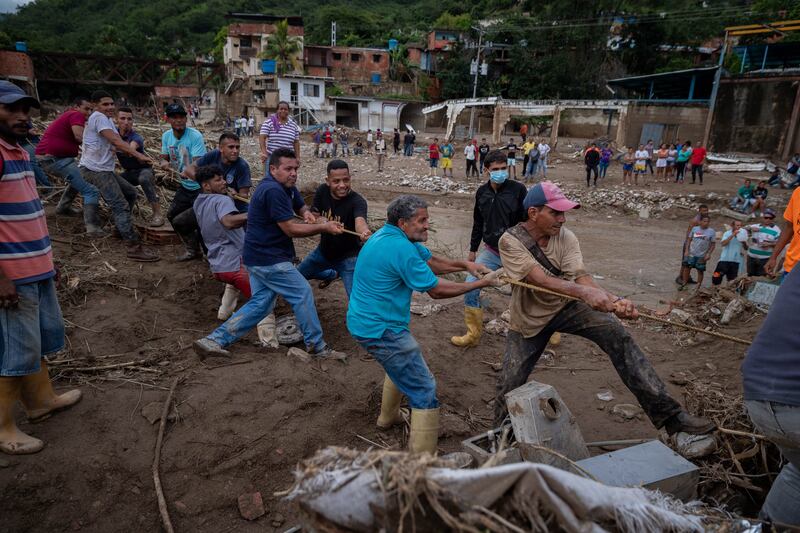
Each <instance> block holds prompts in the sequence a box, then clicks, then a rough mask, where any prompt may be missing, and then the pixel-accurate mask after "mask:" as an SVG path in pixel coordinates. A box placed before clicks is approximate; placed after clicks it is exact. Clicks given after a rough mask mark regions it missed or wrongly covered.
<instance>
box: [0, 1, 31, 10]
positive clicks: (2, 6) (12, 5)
mask: <svg viewBox="0 0 800 533" xmlns="http://www.w3.org/2000/svg"><path fill="white" fill-rule="evenodd" d="M29 1H30V0H0V13H8V12H9V11H14V10H16V9H17V6H20V5H22V4H27V3H28V2H29Z"/></svg>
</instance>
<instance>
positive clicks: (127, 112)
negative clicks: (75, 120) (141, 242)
mask: <svg viewBox="0 0 800 533" xmlns="http://www.w3.org/2000/svg"><path fill="white" fill-rule="evenodd" d="M117 128H119V136H120V137H122V140H123V141H125V142H126V143H128V144H130V145H131V148H133V149H134V150H136V151H137V152H139V153H140V154H144V153H145V152H144V138H142V136H141V135H139V134H138V133H137V132H136V130H134V129H133V110H132V109H131V108H130V107H120V108H119V109H118V110H117ZM117 160H118V161H119V165H120V166H121V167H122V168H123V172H122V174H121V176H122V178H123V179H124V180H125V181H127V182H128V183H130V184H131V185H133V186H134V187H136V186H137V185H140V186H141V187H142V191H143V192H144V195H145V198H147V202H148V203H149V204H150V208H151V209H152V210H153V218H151V219H150V225H151V226H153V227H158V226H163V225H164V217H163V215H162V214H161V202H159V200H158V194H156V188H155V186H154V183H155V181H156V179H155V175H154V174H153V167H151V166H150V165H145V164H143V163H141V162H139V161H138V160H137V159H136V158H135V157H131V156H130V155H128V154H126V153H124V152H119V151H118V152H117Z"/></svg>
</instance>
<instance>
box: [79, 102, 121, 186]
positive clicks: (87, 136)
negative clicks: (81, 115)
mask: <svg viewBox="0 0 800 533" xmlns="http://www.w3.org/2000/svg"><path fill="white" fill-rule="evenodd" d="M103 130H111V131H113V132H114V133H119V132H118V131H117V127H116V126H115V125H114V123H113V122H111V119H110V118H108V117H107V116H105V115H104V114H103V113H101V112H100V111H95V112H94V113H92V114H91V116H90V117H89V120H87V121H86V127H85V128H84V130H83V154H82V155H81V162H80V163H79V165H80V166H82V167H86V168H88V169H89V170H92V171H94V172H114V165H115V163H116V158H115V157H114V146H113V145H112V144H111V143H110V142H108V141H107V140H106V138H105V137H103V136H102V135H100V132H101V131H103Z"/></svg>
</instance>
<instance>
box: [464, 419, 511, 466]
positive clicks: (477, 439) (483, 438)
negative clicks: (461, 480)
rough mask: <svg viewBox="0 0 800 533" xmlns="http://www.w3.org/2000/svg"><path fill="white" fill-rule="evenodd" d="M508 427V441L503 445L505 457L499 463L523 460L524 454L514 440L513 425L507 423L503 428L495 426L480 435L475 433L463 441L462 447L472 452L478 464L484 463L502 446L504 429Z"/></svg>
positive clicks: (469, 452)
mask: <svg viewBox="0 0 800 533" xmlns="http://www.w3.org/2000/svg"><path fill="white" fill-rule="evenodd" d="M504 429H508V434H507V437H506V438H507V442H506V443H504V445H503V450H504V451H505V453H504V454H503V457H502V458H501V459H500V460H499V461H498V462H497V464H498V465H505V464H509V463H520V462H522V456H521V455H520V453H519V448H518V447H517V446H516V441H515V440H514V432H513V431H512V430H511V426H509V425H506V426H503V427H502V428H495V429H492V430H490V431H487V432H485V433H481V434H480V435H475V436H474V437H470V438H468V439H466V440H463V441H461V448H462V449H463V450H464V451H465V452H467V453H468V454H470V455H471V456H472V457H473V458H474V459H475V462H476V464H478V465H482V464H484V463H485V462H486V461H488V460H489V458H490V457H492V456H493V455H494V454H495V453H497V450H498V449H499V447H500V441H501V440H502V435H503V430H504Z"/></svg>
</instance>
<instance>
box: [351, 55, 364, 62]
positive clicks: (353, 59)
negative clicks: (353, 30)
mask: <svg viewBox="0 0 800 533" xmlns="http://www.w3.org/2000/svg"><path fill="white" fill-rule="evenodd" d="M350 61H352V62H353V63H358V62H359V61H361V54H350Z"/></svg>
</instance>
